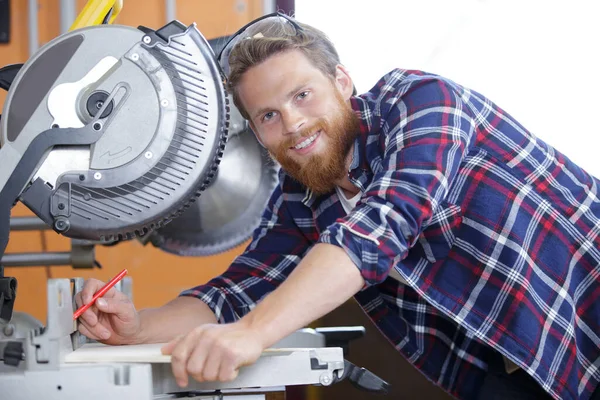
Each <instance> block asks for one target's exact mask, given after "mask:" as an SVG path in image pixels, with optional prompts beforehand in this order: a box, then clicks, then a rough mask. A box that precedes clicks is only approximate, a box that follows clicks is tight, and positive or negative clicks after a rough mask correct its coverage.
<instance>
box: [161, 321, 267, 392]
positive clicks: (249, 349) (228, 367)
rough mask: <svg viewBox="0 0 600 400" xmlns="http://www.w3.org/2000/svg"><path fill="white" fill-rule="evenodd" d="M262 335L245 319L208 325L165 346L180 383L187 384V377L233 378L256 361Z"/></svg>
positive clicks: (207, 379)
mask: <svg viewBox="0 0 600 400" xmlns="http://www.w3.org/2000/svg"><path fill="white" fill-rule="evenodd" d="M264 349H265V348H264V345H263V342H262V341H261V335H260V334H259V333H258V332H256V331H254V330H252V329H250V328H249V327H248V326H247V325H246V324H245V323H244V322H243V321H238V322H235V323H231V324H223V325H216V324H205V325H202V326H199V327H197V328H195V329H194V330H192V331H191V332H190V333H188V334H187V335H185V336H182V337H180V338H177V339H175V340H173V341H172V342H170V343H168V344H167V345H165V346H164V347H163V348H162V353H163V354H170V355H171V368H172V369H173V375H174V376H175V379H176V380H177V384H178V385H179V386H181V387H185V386H187V384H188V376H191V377H192V378H194V379H195V380H197V381H199V382H202V381H217V380H218V381H222V382H225V381H231V380H233V379H235V378H236V377H237V375H238V370H239V368H240V367H242V366H244V365H249V364H253V363H254V362H255V361H256V360H258V358H259V357H260V355H261V353H262V352H263V350H264Z"/></svg>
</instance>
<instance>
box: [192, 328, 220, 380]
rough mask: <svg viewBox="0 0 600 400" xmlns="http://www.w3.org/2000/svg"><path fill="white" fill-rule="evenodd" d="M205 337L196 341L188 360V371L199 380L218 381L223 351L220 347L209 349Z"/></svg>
mask: <svg viewBox="0 0 600 400" xmlns="http://www.w3.org/2000/svg"><path fill="white" fill-rule="evenodd" d="M203 339H205V337H201V338H198V339H197V340H196V341H195V347H194V350H193V351H192V354H191V355H190V357H189V360H188V362H187V366H186V368H187V372H188V374H189V375H191V376H192V377H193V378H194V379H195V380H197V381H198V382H203V381H216V380H217V378H218V376H219V368H220V367H221V361H222V353H221V351H219V349H215V351H211V352H209V351H207V346H208V345H209V344H208V342H207V341H206V340H203Z"/></svg>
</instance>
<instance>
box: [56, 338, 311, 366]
mask: <svg viewBox="0 0 600 400" xmlns="http://www.w3.org/2000/svg"><path fill="white" fill-rule="evenodd" d="M165 344H166V343H152V344H134V345H123V346H108V345H104V344H102V343H86V344H85V345H83V346H81V347H80V348H78V349H77V350H75V351H73V352H71V353H69V354H67V355H66V356H65V359H64V362H65V363H170V362H171V356H170V355H163V354H162V353H161V351H160V349H161V348H162V347H163V346H164V345H165ZM298 350H301V349H266V350H265V351H264V352H263V356H276V355H286V354H290V353H291V352H292V351H298Z"/></svg>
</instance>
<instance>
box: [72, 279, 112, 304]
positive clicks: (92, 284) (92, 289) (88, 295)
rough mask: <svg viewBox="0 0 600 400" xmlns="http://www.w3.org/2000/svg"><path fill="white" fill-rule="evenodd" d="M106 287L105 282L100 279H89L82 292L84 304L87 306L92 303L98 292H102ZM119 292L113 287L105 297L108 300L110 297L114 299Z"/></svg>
mask: <svg viewBox="0 0 600 400" xmlns="http://www.w3.org/2000/svg"><path fill="white" fill-rule="evenodd" d="M104 285H105V282H102V281H100V280H98V279H93V278H92V279H88V280H87V281H86V282H85V284H84V285H83V290H82V291H81V297H82V299H83V303H84V304H87V303H89V302H90V301H92V298H93V297H94V294H96V292H97V291H98V290H100V289H101V288H102V286H104ZM117 293H118V292H117V290H116V289H115V288H114V287H113V288H110V290H109V291H108V292H106V293H105V294H104V296H103V297H106V298H110V297H114V296H115V295H116V294H117Z"/></svg>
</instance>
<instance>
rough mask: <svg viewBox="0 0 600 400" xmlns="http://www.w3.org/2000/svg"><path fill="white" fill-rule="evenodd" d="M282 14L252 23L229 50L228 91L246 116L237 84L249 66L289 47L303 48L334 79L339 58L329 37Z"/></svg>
mask: <svg viewBox="0 0 600 400" xmlns="http://www.w3.org/2000/svg"><path fill="white" fill-rule="evenodd" d="M294 22H295V23H296V24H297V25H298V27H299V28H297V27H296V26H294V24H293V23H291V22H290V21H287V20H286V19H285V18H283V17H279V18H267V19H265V20H262V21H258V22H257V23H255V24H253V25H251V26H250V27H249V28H248V29H247V31H246V32H244V37H242V38H240V39H239V40H238V42H237V43H236V44H235V45H234V47H233V48H232V50H231V52H230V53H229V59H228V63H229V76H228V79H227V90H228V91H229V93H230V94H231V96H232V98H233V102H234V104H235V105H236V107H237V108H238V110H239V111H240V113H241V114H242V116H243V117H244V118H246V119H248V120H249V119H250V117H249V115H248V112H247V111H246V110H245V109H244V106H243V105H242V103H241V101H240V97H239V92H238V85H239V83H240V81H241V79H242V76H243V75H244V73H246V71H248V70H249V69H250V68H252V67H254V66H256V65H258V64H260V63H262V62H263V61H265V60H266V59H268V58H269V57H271V56H273V55H275V54H279V53H283V52H286V51H290V50H300V51H301V52H303V53H304V55H305V56H306V57H307V58H308V60H310V61H311V63H312V64H313V65H314V66H315V67H316V68H317V69H319V70H320V71H321V72H322V73H323V74H324V75H325V76H328V77H330V78H331V79H332V80H333V79H335V74H336V67H337V66H338V65H339V64H340V57H339V55H338V53H337V51H336V49H335V47H334V46H333V43H331V41H330V40H329V38H328V37H327V36H326V35H325V34H324V33H323V32H321V31H320V30H318V29H316V28H313V27H312V26H309V25H306V24H302V23H299V22H296V21H294Z"/></svg>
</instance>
